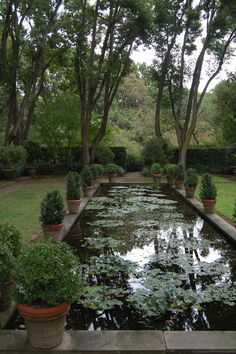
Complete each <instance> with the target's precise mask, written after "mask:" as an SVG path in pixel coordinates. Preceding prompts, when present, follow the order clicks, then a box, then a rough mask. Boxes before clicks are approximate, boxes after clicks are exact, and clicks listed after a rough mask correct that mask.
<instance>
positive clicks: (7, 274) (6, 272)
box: [0, 240, 14, 288]
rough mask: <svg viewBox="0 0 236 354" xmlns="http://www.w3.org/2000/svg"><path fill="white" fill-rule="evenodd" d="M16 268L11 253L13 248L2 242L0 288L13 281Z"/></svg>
mask: <svg viewBox="0 0 236 354" xmlns="http://www.w3.org/2000/svg"><path fill="white" fill-rule="evenodd" d="M13 267H14V256H13V254H12V252H11V247H9V245H8V244H5V243H4V240H0V288H1V287H2V286H3V285H4V283H6V282H8V281H9V280H11V276H12V271H13Z"/></svg>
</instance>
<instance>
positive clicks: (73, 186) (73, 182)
mask: <svg viewBox="0 0 236 354" xmlns="http://www.w3.org/2000/svg"><path fill="white" fill-rule="evenodd" d="M80 202H81V189H80V175H79V174H78V172H69V173H68V175H67V185H66V203H67V207H68V210H69V214H78V212H79V208H80Z"/></svg>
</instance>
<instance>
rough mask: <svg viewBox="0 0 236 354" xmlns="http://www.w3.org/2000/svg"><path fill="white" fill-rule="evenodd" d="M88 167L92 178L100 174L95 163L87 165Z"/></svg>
mask: <svg viewBox="0 0 236 354" xmlns="http://www.w3.org/2000/svg"><path fill="white" fill-rule="evenodd" d="M89 168H90V171H91V173H92V176H93V180H95V179H97V178H98V176H99V175H100V174H99V171H98V168H97V165H96V164H93V165H89Z"/></svg>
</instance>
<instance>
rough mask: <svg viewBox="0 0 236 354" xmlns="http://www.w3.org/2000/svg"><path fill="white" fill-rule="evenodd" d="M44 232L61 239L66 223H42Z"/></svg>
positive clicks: (46, 235)
mask: <svg viewBox="0 0 236 354" xmlns="http://www.w3.org/2000/svg"><path fill="white" fill-rule="evenodd" d="M42 229H43V233H44V236H45V237H52V238H53V240H55V241H60V240H61V238H62V231H63V229H64V223H63V222H62V223H61V224H56V225H42Z"/></svg>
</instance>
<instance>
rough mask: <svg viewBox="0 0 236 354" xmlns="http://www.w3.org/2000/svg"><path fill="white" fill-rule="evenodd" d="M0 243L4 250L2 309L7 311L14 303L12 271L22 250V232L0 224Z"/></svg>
mask: <svg viewBox="0 0 236 354" xmlns="http://www.w3.org/2000/svg"><path fill="white" fill-rule="evenodd" d="M0 245H1V246H0V249H1V250H2V252H1V250H0V253H1V256H0V268H1V270H0V311H5V310H7V309H8V308H10V307H11V304H12V300H11V294H10V293H11V287H12V279H11V272H12V267H13V266H14V263H15V261H16V258H17V257H18V255H19V253H20V250H21V235H20V232H19V231H18V230H16V229H15V227H13V226H12V225H10V224H0ZM2 245H3V246H2ZM2 247H3V249H2ZM9 253H10V255H9ZM1 262H3V263H1ZM2 273H4V274H2Z"/></svg>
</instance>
